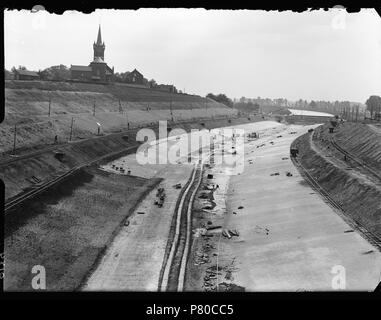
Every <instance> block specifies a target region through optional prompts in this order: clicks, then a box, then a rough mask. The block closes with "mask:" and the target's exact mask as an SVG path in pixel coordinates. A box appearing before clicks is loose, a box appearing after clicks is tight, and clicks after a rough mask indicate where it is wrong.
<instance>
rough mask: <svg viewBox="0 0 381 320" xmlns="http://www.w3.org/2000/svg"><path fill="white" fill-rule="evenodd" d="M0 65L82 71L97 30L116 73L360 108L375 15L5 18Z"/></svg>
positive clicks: (168, 13)
mask: <svg viewBox="0 0 381 320" xmlns="http://www.w3.org/2000/svg"><path fill="white" fill-rule="evenodd" d="M4 23H5V30H4V31H5V35H4V36H5V38H4V39H5V45H4V49H5V67H6V68H7V69H8V70H10V69H11V68H12V66H16V67H17V66H19V65H22V66H25V67H27V69H28V70H35V71H37V70H39V69H44V68H47V67H50V66H53V65H59V64H64V65H66V66H69V67H70V65H71V64H74V65H88V64H89V63H90V61H91V60H92V58H93V47H92V44H93V42H94V41H95V40H96V37H97V32H98V25H99V24H101V29H102V39H103V40H104V42H105V45H106V50H105V61H106V62H107V63H108V65H109V66H111V67H112V66H114V67H115V71H116V72H125V71H132V70H133V69H134V68H136V69H137V70H139V71H140V72H141V73H143V75H144V76H145V77H146V78H147V79H149V80H150V79H155V80H156V81H157V82H158V83H164V84H174V85H175V86H176V87H177V88H178V89H179V90H185V92H187V93H191V94H199V95H206V94H207V93H209V92H212V93H214V94H218V93H225V94H226V95H227V96H228V97H230V98H240V97H242V96H244V97H248V98H255V97H258V96H260V97H262V98H265V97H268V98H286V99H288V100H292V101H294V100H298V99H305V100H330V101H335V100H349V101H355V102H365V101H366V99H367V98H368V97H369V96H370V95H374V94H375V95H381V18H380V16H379V15H378V14H377V13H376V11H374V10H373V9H366V10H365V9H363V10H361V12H359V13H347V12H346V11H345V10H340V9H332V10H329V11H323V10H319V11H308V12H307V11H306V12H303V13H294V12H292V11H286V12H277V11H270V12H266V11H252V10H205V9H140V10H96V11H95V12H93V13H91V14H83V13H80V12H76V11H66V12H65V13H64V14H63V15H56V14H50V13H47V12H46V11H39V12H31V11H26V10H23V11H17V10H13V11H5V12H4Z"/></svg>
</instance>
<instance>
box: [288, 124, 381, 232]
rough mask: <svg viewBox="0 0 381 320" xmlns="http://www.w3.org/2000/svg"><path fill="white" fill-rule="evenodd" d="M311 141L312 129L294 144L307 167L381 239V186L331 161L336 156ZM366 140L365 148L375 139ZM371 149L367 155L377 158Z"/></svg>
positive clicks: (352, 215) (352, 216)
mask: <svg viewBox="0 0 381 320" xmlns="http://www.w3.org/2000/svg"><path fill="white" fill-rule="evenodd" d="M353 128H355V127H353ZM317 130H319V128H318V129H317ZM350 131H351V130H350ZM351 134H354V133H353V132H352V133H351ZM311 143H313V142H312V139H311V133H307V134H305V135H303V136H301V137H299V138H297V139H296V140H295V141H294V142H293V144H292V147H296V148H298V149H299V155H298V158H299V160H300V162H301V163H302V165H303V167H304V168H306V169H307V170H308V172H309V173H310V174H311V175H312V176H313V177H314V178H315V180H316V181H318V183H319V184H320V185H321V186H322V187H323V188H324V189H325V190H326V191H327V192H328V193H329V195H330V196H331V198H332V199H333V200H334V201H335V202H337V203H339V204H340V205H341V207H342V208H343V210H344V214H345V215H346V216H348V217H349V218H350V219H352V220H354V221H356V222H357V223H359V224H360V225H361V226H363V227H364V228H365V229H367V230H368V231H370V232H372V233H373V234H374V235H376V236H377V237H378V238H379V239H381V202H380V199H381V192H380V188H379V187H378V186H377V185H375V184H372V183H367V182H366V181H364V180H362V179H359V178H358V177H356V175H354V174H351V171H350V170H347V169H348V168H347V167H346V166H343V165H337V164H335V162H334V161H330V160H329V159H332V158H329V157H332V155H325V154H324V153H322V152H317V151H316V148H313V147H312V145H311ZM363 143H364V145H363V146H362V150H365V149H366V148H367V146H369V145H373V143H374V141H373V140H372V139H365V140H364V141H363ZM355 144H356V142H355V141H353V142H352V146H353V147H354V145H355ZM368 150H369V152H365V153H363V156H364V157H370V158H372V159H373V156H372V155H371V154H372V153H373V151H370V150H371V149H368ZM357 155H360V153H358V154H357ZM327 156H328V158H327Z"/></svg>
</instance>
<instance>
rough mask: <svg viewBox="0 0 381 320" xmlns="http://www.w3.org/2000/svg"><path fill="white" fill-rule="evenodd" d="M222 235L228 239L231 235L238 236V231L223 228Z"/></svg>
mask: <svg viewBox="0 0 381 320" xmlns="http://www.w3.org/2000/svg"><path fill="white" fill-rule="evenodd" d="M222 235H223V236H224V237H225V238H228V239H230V238H231V237H239V232H238V231H237V230H236V229H234V230H231V229H224V230H223V231H222Z"/></svg>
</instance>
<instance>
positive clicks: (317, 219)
mask: <svg viewBox="0 0 381 320" xmlns="http://www.w3.org/2000/svg"><path fill="white" fill-rule="evenodd" d="M307 129H308V127H301V126H291V127H290V128H288V130H286V131H285V132H283V133H281V135H282V137H280V138H276V139H274V140H273V141H274V145H270V144H268V143H267V144H266V146H264V147H262V148H257V149H253V148H255V146H253V147H250V146H248V147H247V149H246V150H245V151H246V155H245V161H246V165H245V171H244V174H242V175H240V176H232V177H231V179H230V189H229V190H230V193H229V195H228V199H227V203H228V207H229V209H230V210H228V213H227V215H226V218H225V225H226V227H228V228H232V229H237V230H239V232H240V237H238V238H232V239H230V240H227V239H225V238H222V239H221V243H220V247H219V248H220V250H219V260H220V264H221V265H222V264H223V263H224V261H229V260H231V259H232V258H235V259H236V262H237V266H238V271H237V272H235V273H234V275H233V276H234V279H235V280H234V283H236V284H237V285H240V286H243V287H245V289H246V291H274V290H275V291H278V290H281V291H297V290H333V288H332V280H333V277H334V275H335V274H333V273H331V272H332V269H333V268H340V267H337V266H343V267H344V268H345V273H346V274H345V276H346V286H345V288H346V290H374V288H375V287H376V286H377V284H378V282H379V278H380V272H381V255H380V252H379V251H378V250H377V248H375V247H373V246H372V245H371V244H369V243H368V242H367V241H366V240H365V239H363V238H362V237H361V236H360V235H359V234H357V233H356V232H348V231H349V230H351V228H350V227H349V226H348V225H347V224H346V222H344V221H343V220H342V218H341V217H340V216H339V215H337V214H336V213H335V212H334V211H333V209H332V208H331V207H330V206H329V205H328V204H327V203H325V202H324V200H323V199H322V198H321V197H320V196H319V195H318V194H316V192H315V191H314V190H312V189H311V188H310V187H309V186H308V185H306V183H305V182H304V180H303V178H302V177H301V176H300V174H299V173H298V171H297V169H296V168H295V167H294V166H293V164H292V162H291V160H290V159H287V160H282V157H289V148H290V144H291V142H292V141H293V140H294V139H295V138H296V137H297V136H298V135H301V134H303V133H305V132H306V131H307ZM290 131H297V132H298V133H297V134H294V135H291V134H289V132H290ZM259 143H260V141H258V143H257V144H259ZM251 150H254V152H253V153H251ZM249 159H253V165H248V164H247V161H248V160H249ZM287 171H289V172H291V173H292V174H293V176H292V177H287V176H286V172H287ZM275 172H279V176H271V175H270V174H272V173H275ZM238 206H243V207H244V208H243V209H242V210H237V208H238ZM232 211H238V214H236V215H233V214H231V213H232ZM266 229H268V230H269V231H268V234H267V233H266ZM223 281H224V280H223V279H219V282H220V283H221V282H223Z"/></svg>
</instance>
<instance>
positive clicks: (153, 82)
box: [148, 79, 157, 88]
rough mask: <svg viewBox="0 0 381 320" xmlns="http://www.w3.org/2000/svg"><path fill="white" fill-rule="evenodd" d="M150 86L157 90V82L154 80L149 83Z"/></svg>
mask: <svg viewBox="0 0 381 320" xmlns="http://www.w3.org/2000/svg"><path fill="white" fill-rule="evenodd" d="M148 85H149V87H150V88H155V87H156V86H157V82H156V81H155V80H154V79H151V80H150V81H148Z"/></svg>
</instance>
